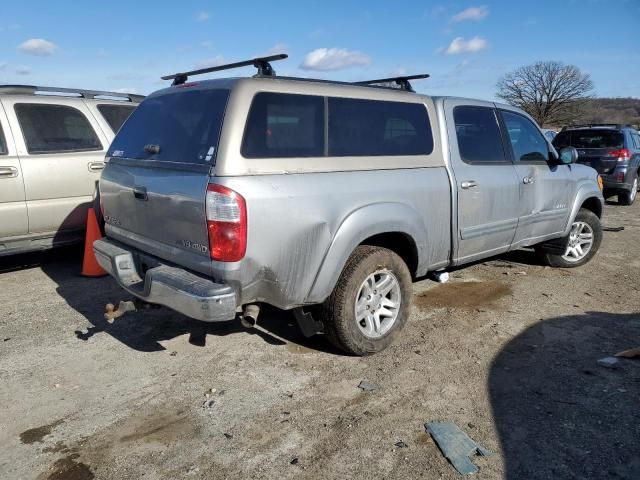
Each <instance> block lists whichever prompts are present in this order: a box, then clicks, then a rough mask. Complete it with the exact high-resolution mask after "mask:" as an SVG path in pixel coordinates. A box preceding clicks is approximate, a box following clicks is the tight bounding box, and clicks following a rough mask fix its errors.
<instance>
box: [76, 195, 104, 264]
mask: <svg viewBox="0 0 640 480" xmlns="http://www.w3.org/2000/svg"><path fill="white" fill-rule="evenodd" d="M100 238H102V233H101V232H100V227H99V226H98V219H97V218H96V212H95V211H94V210H93V208H90V209H89V210H88V211H87V234H86V236H85V239H84V258H83V259H82V275H83V276H84V277H102V276H104V275H106V274H107V272H105V271H104V269H103V268H102V267H101V266H100V265H98V262H97V261H96V256H95V254H94V253H93V242H95V241H96V240H99V239H100Z"/></svg>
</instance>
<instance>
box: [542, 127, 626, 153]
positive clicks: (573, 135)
mask: <svg viewBox="0 0 640 480" xmlns="http://www.w3.org/2000/svg"><path fill="white" fill-rule="evenodd" d="M553 146H554V147H556V148H558V149H559V148H564V147H574V148H580V149H587V148H624V136H623V135H622V133H621V132H618V131H615V130H604V129H590V130H566V131H564V132H560V133H559V134H558V135H557V136H556V138H554V139H553Z"/></svg>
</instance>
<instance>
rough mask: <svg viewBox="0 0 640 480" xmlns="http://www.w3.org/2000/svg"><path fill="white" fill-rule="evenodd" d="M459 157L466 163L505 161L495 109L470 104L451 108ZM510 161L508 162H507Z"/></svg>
mask: <svg viewBox="0 0 640 480" xmlns="http://www.w3.org/2000/svg"><path fill="white" fill-rule="evenodd" d="M453 120H454V123H455V127H456V137H457V139H458V149H459V150H460V157H461V158H462V160H463V161H464V162H466V163H471V164H492V163H496V162H498V163H507V162H508V160H507V158H506V156H505V154H504V148H503V145H502V136H501V134H500V127H499V126H498V118H497V117H496V113H495V110H494V109H493V108H489V107H476V106H471V105H464V106H458V107H455V108H454V109H453ZM509 163H510V162H509Z"/></svg>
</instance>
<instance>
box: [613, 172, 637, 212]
mask: <svg viewBox="0 0 640 480" xmlns="http://www.w3.org/2000/svg"><path fill="white" fill-rule="evenodd" d="M637 196H638V175H635V177H634V179H633V184H632V185H631V190H624V191H622V192H620V193H619V194H618V202H619V203H620V204H621V205H632V204H633V202H635V201H636V197H637Z"/></svg>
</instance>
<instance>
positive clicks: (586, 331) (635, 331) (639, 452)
mask: <svg viewBox="0 0 640 480" xmlns="http://www.w3.org/2000/svg"><path fill="white" fill-rule="evenodd" d="M638 345H640V314H612V313H603V312H587V313H586V314H583V315H571V316H565V317H558V318H554V319H551V320H546V321H542V322H540V323H537V324H536V325H534V326H532V327H530V328H529V329H527V330H526V331H525V332H524V333H522V334H521V335H519V336H518V337H516V338H515V339H513V340H512V341H511V342H509V344H508V345H507V346H506V347H505V348H504V349H503V350H502V351H501V352H500V353H499V354H498V355H497V357H496V358H495V360H494V362H493V365H492V367H491V372H490V377H489V391H490V397H491V403H492V409H493V415H494V420H495V423H496V428H497V431H498V433H499V435H500V442H501V445H502V452H503V455H504V461H505V472H506V478H508V479H513V480H516V479H518V480H520V479H528V480H531V479H543V478H544V479H551V478H552V479H554V480H560V479H586V478H590V479H591V478H593V479H604V478H611V479H615V478H623V479H629V480H631V479H635V480H637V479H639V478H640V359H635V360H630V359H624V358H621V359H620V361H619V363H618V365H617V368H612V369H609V368H604V367H602V366H600V365H598V364H597V360H598V359H600V358H603V357H607V356H611V355H613V354H615V353H616V352H619V351H621V350H625V349H628V348H633V347H637V346H638Z"/></svg>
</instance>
